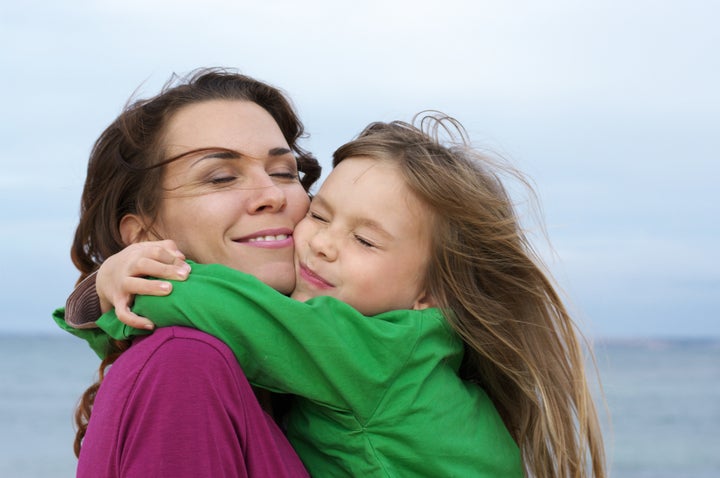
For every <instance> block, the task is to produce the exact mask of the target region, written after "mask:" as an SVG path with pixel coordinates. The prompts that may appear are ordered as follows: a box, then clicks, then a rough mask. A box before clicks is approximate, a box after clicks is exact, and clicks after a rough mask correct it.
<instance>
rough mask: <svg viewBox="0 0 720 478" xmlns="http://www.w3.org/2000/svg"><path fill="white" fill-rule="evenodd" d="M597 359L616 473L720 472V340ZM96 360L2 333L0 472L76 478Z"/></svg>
mask: <svg viewBox="0 0 720 478" xmlns="http://www.w3.org/2000/svg"><path fill="white" fill-rule="evenodd" d="M596 355H597V362H598V370H599V373H600V376H601V380H602V384H603V388H604V397H605V398H604V402H605V404H604V405H603V404H602V403H601V404H600V408H601V409H602V410H605V411H603V412H602V419H603V423H604V430H605V439H606V447H607V449H608V450H607V451H608V458H609V468H610V476H611V477H612V478H670V477H673V478H684V477H687V478H710V477H713V478H717V477H720V341H709V340H652V341H650V340H635V341H606V342H601V343H598V344H596ZM97 363H98V359H97V358H96V357H95V355H94V354H93V353H92V352H91V351H90V349H89V348H87V347H85V346H84V345H83V344H82V343H80V342H79V341H78V340H77V339H74V338H72V337H69V336H68V337H65V336H57V335H47V336H25V335H14V336H0V387H1V388H0V477H3V478H36V477H71V476H74V474H75V464H76V460H75V457H74V455H73V452H72V441H73V437H74V430H73V425H72V423H73V419H72V414H73V409H74V407H75V404H76V402H77V399H78V397H79V396H80V394H81V393H82V391H83V390H85V388H86V387H87V386H88V385H89V384H90V383H92V381H93V380H94V376H95V371H96V366H97ZM598 394H599V393H598Z"/></svg>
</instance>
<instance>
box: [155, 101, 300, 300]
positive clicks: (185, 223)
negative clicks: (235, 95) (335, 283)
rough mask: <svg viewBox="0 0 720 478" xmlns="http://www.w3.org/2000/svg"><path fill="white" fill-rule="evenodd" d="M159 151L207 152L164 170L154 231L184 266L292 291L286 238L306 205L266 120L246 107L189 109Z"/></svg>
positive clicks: (277, 134)
mask: <svg viewBox="0 0 720 478" xmlns="http://www.w3.org/2000/svg"><path fill="white" fill-rule="evenodd" d="M164 144H165V147H166V155H167V156H166V157H174V156H177V155H180V154H183V153H185V152H189V151H193V150H197V149H201V148H211V150H210V151H204V152H195V153H190V154H188V155H187V156H185V157H183V158H181V159H179V160H177V161H174V162H172V163H170V164H169V165H168V166H166V169H165V171H164V177H163V189H164V193H163V200H162V204H161V207H160V211H159V214H158V218H157V221H156V223H155V226H154V231H155V232H156V233H157V234H158V235H160V236H161V237H163V238H168V239H173V240H174V241H175V242H176V243H177V245H178V247H179V248H180V250H181V251H183V252H184V253H185V255H186V256H187V257H188V258H189V259H192V260H194V261H197V262H202V263H220V264H224V265H226V266H229V267H232V268H234V269H238V270H240V271H243V272H247V273H249V274H252V275H254V276H256V277H257V278H258V279H260V280H261V281H263V282H264V283H266V284H268V285H269V286H271V287H273V288H275V289H277V290H278V291H280V292H283V293H289V292H290V291H292V289H293V287H294V286H295V272H294V267H293V249H294V242H293V236H292V233H293V230H294V229H295V225H296V224H297V223H298V221H299V220H300V219H301V218H302V217H303V216H304V215H305V213H306V211H307V208H308V204H309V199H308V195H307V193H306V192H305V190H304V189H303V187H302V186H301V184H300V181H299V179H298V171H297V165H296V161H295V157H294V155H293V153H292V152H291V151H290V148H289V146H288V144H287V142H286V141H285V138H284V137H283V135H282V133H281V131H280V128H279V127H278V125H277V123H276V122H275V120H274V119H273V118H272V116H270V114H269V113H268V112H267V111H265V110H264V109H263V108H261V107H260V106H258V105H257V104H255V103H252V102H248V101H232V100H213V101H207V102H203V103H197V104H193V105H190V106H186V107H184V108H182V109H181V110H179V111H178V112H177V113H176V114H175V115H174V116H173V117H172V119H171V120H170V121H169V123H168V125H167V129H166V134H165V138H164ZM212 148H223V150H219V149H218V150H215V151H213V150H212ZM225 150H233V151H236V152H237V153H238V154H232V153H228V152H227V151H225Z"/></svg>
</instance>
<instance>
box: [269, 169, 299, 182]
mask: <svg viewBox="0 0 720 478" xmlns="http://www.w3.org/2000/svg"><path fill="white" fill-rule="evenodd" d="M270 177H271V178H278V179H287V180H288V181H299V180H300V176H298V173H294V172H289V171H288V172H284V173H270Z"/></svg>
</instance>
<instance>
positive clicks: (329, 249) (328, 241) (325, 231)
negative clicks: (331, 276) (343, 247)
mask: <svg viewBox="0 0 720 478" xmlns="http://www.w3.org/2000/svg"><path fill="white" fill-rule="evenodd" d="M308 244H309V246H310V250H311V251H312V253H313V254H315V255H316V256H318V257H320V258H322V259H324V260H326V261H329V262H332V261H334V260H335V259H337V244H336V239H335V238H334V237H333V235H332V231H330V230H329V227H327V226H325V227H320V228H319V229H318V230H317V231H316V232H315V234H314V235H313V236H312V237H311V238H310V241H308Z"/></svg>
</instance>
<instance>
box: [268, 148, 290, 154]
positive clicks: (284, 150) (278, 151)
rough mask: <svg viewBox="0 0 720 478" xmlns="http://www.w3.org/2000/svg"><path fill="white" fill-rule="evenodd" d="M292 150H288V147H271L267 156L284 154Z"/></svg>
mask: <svg viewBox="0 0 720 478" xmlns="http://www.w3.org/2000/svg"><path fill="white" fill-rule="evenodd" d="M290 153H292V151H290V150H289V149H288V148H283V147H281V148H272V149H271V150H270V151H268V156H285V155H286V154H290Z"/></svg>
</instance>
